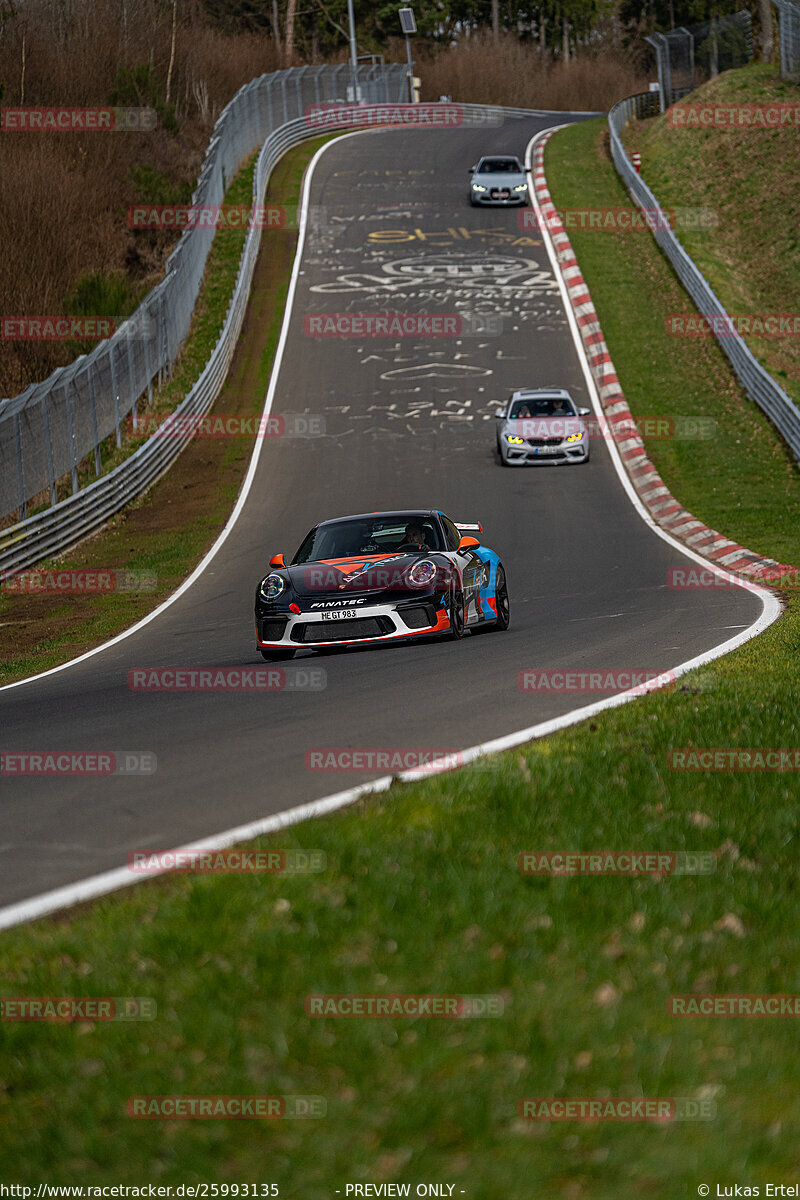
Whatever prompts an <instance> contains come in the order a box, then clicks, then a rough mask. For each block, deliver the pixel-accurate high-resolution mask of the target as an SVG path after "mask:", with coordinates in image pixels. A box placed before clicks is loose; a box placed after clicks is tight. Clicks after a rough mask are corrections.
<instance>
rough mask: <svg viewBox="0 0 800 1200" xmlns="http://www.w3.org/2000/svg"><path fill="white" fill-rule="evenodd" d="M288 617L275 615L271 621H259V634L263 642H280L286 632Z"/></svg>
mask: <svg viewBox="0 0 800 1200" xmlns="http://www.w3.org/2000/svg"><path fill="white" fill-rule="evenodd" d="M286 620H287V618H286V617H275V618H272V619H270V620H269V621H260V622H259V627H258V628H259V636H260V638H261V641H262V642H279V641H280V640H281V638H282V637H283V635H284V633H285V632H286Z"/></svg>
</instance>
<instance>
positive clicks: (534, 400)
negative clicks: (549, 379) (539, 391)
mask: <svg viewBox="0 0 800 1200" xmlns="http://www.w3.org/2000/svg"><path fill="white" fill-rule="evenodd" d="M575 416H577V413H576V412H575V406H574V404H573V403H572V402H571V401H570V400H567V399H566V397H565V396H530V397H528V399H527V400H515V401H514V403H513V404H512V405H511V410H510V412H509V414H508V417H509V420H511V421H524V420H525V418H526V417H575Z"/></svg>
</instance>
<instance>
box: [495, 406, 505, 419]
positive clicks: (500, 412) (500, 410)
mask: <svg viewBox="0 0 800 1200" xmlns="http://www.w3.org/2000/svg"><path fill="white" fill-rule="evenodd" d="M494 415H495V416H496V417H497V419H498V421H504V420H505V416H506V410H505V409H504V408H498V410H497V412H496V413H495V414H494Z"/></svg>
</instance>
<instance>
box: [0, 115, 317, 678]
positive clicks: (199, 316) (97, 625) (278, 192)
mask: <svg viewBox="0 0 800 1200" xmlns="http://www.w3.org/2000/svg"><path fill="white" fill-rule="evenodd" d="M328 140H330V139H329V138H319V139H314V140H313V141H311V142H309V143H305V144H303V145H302V146H299V147H297V148H295V149H294V150H292V151H291V152H290V153H289V154H287V155H286V156H285V158H283V159H282V160H281V162H280V163H279V164H278V165H277V166H276V168H275V171H274V172H273V177H272V181H271V184H270V203H279V204H283V205H285V207H286V209H287V216H288V217H289V218H290V221H289V223H290V224H292V223H294V224H295V225H296V219H295V214H296V211H297V205H298V202H299V196H300V189H301V183H302V177H303V172H304V171H305V168H306V165H307V164H308V162H309V161H310V159H311V158H312V157H313V155H314V153H315V152H316V150H317V149H318V147H319V146H320V145H321V144H323V142H325V141H328ZM252 171H253V161H251V162H250V163H249V164H248V165H247V167H246V168H245V169H244V170H243V171H242V172H241V174H240V175H239V176H238V177H237V178H236V179H235V180H234V181H233V182H232V184H231V186H230V188H229V190H228V193H227V195H226V203H229V204H238V203H245V202H246V201H247V200H248V199H249V196H250V194H251V188H252ZM243 237H244V235H243V233H241V231H239V230H235V229H233V230H221V231H219V232H218V233H217V235H216V237H215V238H214V242H213V244H212V248H211V251H210V254H209V260H208V265H207V269H206V274H205V278H204V281H203V286H202V289H201V295H200V299H199V301H198V306H197V310H196V312H195V316H194V318H193V323H192V330H191V333H190V335H189V337H188V339H187V342H186V345H185V347H184V350H183V352H182V355H181V358H180V361H179V363H178V365H177V368H176V372H175V374H174V375H173V377H172V379H171V380H170V381H169V382H168V383H167V384H166V385H165V387H164V388H163V389H162V390H161V391H160V392H159V391H156V393H155V395H154V403H153V406H152V407H151V408H150V409H148V410H147V411H148V412H151V413H152V412H156V413H166V412H169V411H172V410H173V409H174V408H175V407H176V405H177V404H179V403H180V402H181V400H182V399H183V397H184V394H185V392H187V391H188V390H189V388H190V387H191V385H192V383H193V382H194V380H195V379H196V378H197V375H198V374H199V373H200V371H201V370H202V368H203V366H204V365H205V362H206V361H207V359H208V357H209V355H210V353H211V350H212V349H213V346H214V344H215V343H216V340H217V337H218V333H219V329H220V327H221V325H222V321H223V320H224V315H225V310H226V307H227V303H228V297H229V295H230V292H231V289H232V287H233V283H234V280H235V277H236V271H237V268H238V262H239V256H240V254H241V248H242V243H243ZM270 283H271V286H272V287H273V288H274V295H275V299H276V304H275V307H274V316H273V319H272V320H271V322H270V323H269V326H268V327H267V329H266V331H261V332H260V334H259V338H258V343H257V345H256V346H255V347H254V348H253V352H254V353H255V354H257V356H258V361H257V368H256V372H255V374H254V375H251V377H250V378H249V379H248V389H249V405H248V407H247V410H246V411H247V412H252V413H257V412H260V411H261V408H262V406H263V399H264V394H265V392H266V389H267V385H268V382H269V376H270V371H271V369H272V362H273V359H274V355H275V349H276V347H277V342H278V337H279V335H280V326H281V321H282V319H283V311H284V307H285V299H286V293H287V290H288V286H289V275H288V271H287V272H286V274H285V275H283V276H280V277H278V276H275V277H274V278H271V280H270ZM235 365H236V363H235V364H234V366H235ZM246 366H247V363H246V362H245V363H244V367H246ZM232 369H233V368H232ZM235 382H236V381H235V380H234V378H233V376H229V381H228V384H227V385H226V386H233V385H234V384H235ZM224 394H225V393H223V395H224ZM140 411H141V410H140ZM142 441H143V439H142V438H138V439H134V438H132V437H131V438H128V439H126V441H125V443H124V446H123V449H122V450H117V448H116V447H115V446H114V442H113V438H112V439H109V441H108V442H107V443H106V449H105V451H104V464H105V465H106V466H107V467H109V468H110V466H112V465H117V463H118V462H119V461H122V459H123V458H124V457H127V455H128V454H130V453H131V452H132V450H133V449H135V448H136V446H138V445H140V444H141V442H142ZM250 450H251V445H250V443H249V442H248V441H247V439H244V438H231V439H230V440H229V442H228V443H227V444H226V445H225V449H224V455H223V463H222V466H223V468H225V467H227V468H229V476H230V479H229V482H228V483H226V484H225V485H224V486H221V487H220V488H219V489H218V490H217V491H216V492H215V494H214V497H213V501H212V502H211V503H209V505H208V506H207V507H206V508H205V509H204V510H203V511H202V512H200V513H199V514H197V515H195V516H194V517H193V518H191V519H187V518H185V517H184V518H182V520H181V523H180V527H179V528H176V527H174V526H173V527H170V528H166V529H161V528H157V527H154V528H151V529H148V531H147V536H146V538H131V537H130V536H129V528H128V527H129V523H128V521H127V519H126V514H127V513H130V512H132V511H134V510H137V509H140V508H146V507H152V506H157V505H158V503H159V496H160V494H161V493H160V490H159V486H158V485H157V486H156V488H155V489H152V490H151V491H149V492H148V493H146V494H145V495H144V496H143V497H141V498H140V499H139V500H137V501H135V502H134V503H133V504H132V505H129V506H128V508H127V509H126V510H125V512H123V513H122V514H120V515H119V516H117V517H115V518H114V519H112V521H111V522H110V523H109V525H108V526H107V527H106V529H105V530H104V531H103V532H101V533H100V534H98V535H97V536H96V537H95V538H93V539H92V540H91V541H90V542H88V543H85V544H83V545H82V546H80V547H77V548H76V549H75V550H74V551H72V552H71V553H70V554H68V555H66V556H63V557H62V558H61V559H59V560H58V567H59V568H60V569H69V568H72V567H76V568H85V567H87V566H93V565H95V564H99V565H101V566H103V567H108V566H109V565H110V564H114V563H116V562H120V563H122V564H124V567H125V569H126V570H130V571H149V572H153V573H155V575H156V578H157V581H158V587H157V589H156V591H154V592H149V591H148V592H142V593H135V592H127V593H116V592H111V593H106V594H100V595H97V596H94V597H92V598H91V613H90V615H85V612H84V614H83V615H81V616H80V618H79V619H77V620H71V621H69V622H67V623H66V625H65V628H64V630H63V631H61V632H59V633H58V634H56V635H55V636H52V637H47V638H45V639H43V640H41V641H39V642H38V643H37V645H36V646H35V647H34V648H32V649H30V650H27V651H25V652H19V653H15V652H14V651H13V650H10V651H8V652H6V653H5V655H4V656H3V658H2V661H1V662H0V685H2V684H5V683H11V682H13V681H14V680H17V679H24V678H25V677H26V676H28V675H30V674H33V673H35V672H37V671H44V670H47V669H48V668H50V667H53V666H57V665H58V664H60V663H63V662H66V661H68V660H69V659H70V658H72V657H74V656H75V654H76V653H78V651H79V650H80V649H83V648H85V647H86V646H88V645H91V644H94V645H97V644H100V643H101V642H103V641H105V640H107V639H108V638H111V637H113V636H114V635H115V634H117V633H119V632H121V630H123V629H125V628H128V627H129V626H130V625H131V624H133V623H134V622H135V621H136V620H138V619H139V618H140V617H142V616H144V615H145V614H146V613H147V612H149V611H151V610H152V609H153V608H154V607H155V606H156V604H157V603H159V602H160V601H161V600H163V599H164V598H165V597H166V596H167V595H169V593H170V592H171V591H172V590H174V588H175V587H177V585H178V584H179V583H180V582H181V580H183V579H184V578H186V576H187V575H188V574H189V573H190V571H191V570H192V569H193V568H194V566H195V565H196V564H197V562H198V561H199V560H200V558H201V557H202V555H203V553H204V552H205V551H206V550H207V548H208V546H209V545H210V543H211V541H212V540H213V537H214V535H215V534H216V533H217V532H218V530H219V529H221V528H222V526H223V525H224V523H225V520H226V519H227V517H228V515H229V513H230V510H231V508H232V507H233V505H234V503H235V500H236V495H237V494H238V489H239V484H240V481H241V479H242V478H243V476H244V473H245V470H246V468H247V463H248V461H249V457H250ZM82 469H83V472H84V474H85V476H86V481H90V477H89V468H88V462H87V463H86V464H84V466H83V468H82ZM131 541H135V542H136V544H135V545H134V546H131V545H130V543H131ZM86 555H89V556H90V561H89V562H87V561H86ZM53 565H54V564H53V563H42V564H40V567H41V568H42V569H47V567H48V566H53ZM37 569H38V568H37ZM17 606H18V599H17V596H16V595H15V594H14V593H11V592H7V593H4V592H3V591H2V590H0V623H2V622H4V621H11V620H13V618H14V615H15V610H16V608H17ZM48 615H49V616H52V615H54V610H52V609H51V610H49V613H48Z"/></svg>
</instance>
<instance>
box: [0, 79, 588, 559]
mask: <svg viewBox="0 0 800 1200" xmlns="http://www.w3.org/2000/svg"><path fill="white" fill-rule="evenodd" d="M273 78H274V77H273ZM405 78H406V76H405V66H403V67H401V68H400V75H399V83H398V86H399V87H400V89H402V88H404V87H405ZM256 82H259V81H256ZM397 82H398V80H397V73H396V72H395V71H392V73H391V75H390V76H389V78H388V80H387V81H386V83H387V87H388V88H391V89H394V88H395V84H396V83H397ZM240 94H241V93H240ZM402 95H403V92H402V90H401V96H402ZM273 99H274V96H273ZM401 102H402V101H401ZM389 103H390V104H397V103H398V101H390V102H389ZM403 107H404V109H405V111H406V113H408V111H409V106H406V105H405V104H404V103H403ZM415 107H417V108H427V109H428V110H431V111H432V112H433V111H434V110H436V109H438V108H441V107H443V108H448V109H450V110H454V113H455V116H456V118H457V120H456V122H455V123H457V124H460V125H464V126H466V127H470V128H488V129H492V128H497V127H499V126H500V125H503V124H505V123H506V122H507V121H508V120H515V119H524V118H528V117H532V116H535V117H541V116H558V115H559V114H558V113H553V112H545V111H544V110H541V109H517V108H514V109H511V108H500V107H497V106H487V105H471V104H457V105H446V106H438V105H419V106H415ZM282 111H283V108H282V106H279V109H278V111H277V112H276V113H275V119H277V120H279V121H280V118H281V116H282ZM393 112H394V113H396V112H397V110H396V109H392V108H389V109H387V108H386V107H384V108H382V109H380V108H371V107H369V106H365V107H359V108H358V109H357V110H354V109H351V110H350V114H348V120H347V128H350V127H354V128H361V127H375V126H376V125H381V126H384V127H385V125H386V124H387V119H388V118H390V117H391V114H392V113H393ZM586 115H591V116H602V115H603V114H602V113H591V114H586ZM351 117H352V118H353V119H351ZM324 132H331V130H330V129H325V128H319V127H315V122H314V121H313V119H312V120H309V119H306V118H304V117H300V118H296V119H294V120H291V121H287V122H285V123H282V124H279V125H277V127H273V128H272V131H271V133H270V136H269V137H268V138H267V140H266V141H265V143H264V145H263V147H262V149H261V153H260V154H259V157H258V162H257V164H256V170H255V173H254V179H253V203H254V205H258V204H261V203H263V198H264V195H265V192H266V188H267V184H268V182H269V176H270V173H271V171H272V169H273V167H274V166H275V164H276V163H277V162H278V161H279V159H280V158H281V157H282V156H283V155H284V154H285V153H286V151H287V150H289V149H290V148H291V147H292V146H296V145H298V144H299V143H300V142H302V141H305V140H306V139H308V138H313V137H317V136H319V134H320V133H324ZM246 152H247V151H245V153H246ZM304 221H305V216H304V215H303V214H302V213H301V214H300V230H301V234H302V230H303V222H304ZM260 242H261V226H260V224H259V223H258V222H256V223H254V224H253V225H251V226H250V227H249V228H248V232H247V237H246V239H245V245H244V249H243V251H242V256H241V260H240V262H239V271H238V274H237V278H236V284H235V286H234V289H233V294H232V296H231V301H230V304H229V307H228V313H227V316H226V318H225V323H224V325H223V328H222V331H221V333H220V336H219V340H218V341H217V344H216V346H215V347H214V350H213V352H212V354H211V358H210V359H209V361H208V363H207V364H206V366H205V368H204V369H203V372H202V373H201V375H200V378H199V379H198V380H197V382H196V383H195V384H194V386H193V387H192V389H191V391H190V392H189V393H188V395H187V396H186V397H185V398H184V400H183V401H182V402H181V404H180V405H179V406H178V408H177V409H176V410H175V413H174V426H175V428H176V429H177V430H185V431H187V432H185V433H181V434H180V436H159V433H155V434H153V436H151V437H150V438H148V440H147V441H146V442H145V443H144V444H143V445H142V446H140V447H139V449H138V450H136V451H135V453H133V454H132V455H131V456H130V457H129V458H127V459H126V460H125V461H124V462H122V463H120V465H119V466H118V467H115V468H114V470H113V471H109V472H108V474H106V475H103V476H102V477H101V478H100V479H96V480H94V481H93V482H92V483H90V484H89V485H88V486H87V487H84V488H81V489H80V490H79V491H75V492H74V493H73V494H72V495H71V496H68V497H67V498H66V499H65V500H61V501H60V502H59V503H58V504H55V505H54V506H52V507H50V508H47V509H44V510H43V511H42V512H38V513H35V514H34V515H33V516H30V517H27V518H26V519H24V520H22V521H20V522H19V523H18V524H16V525H14V526H13V527H11V528H9V529H6V530H4V531H3V533H2V534H0V575H2V572H3V571H7V572H11V573H14V572H17V571H22V570H24V569H25V568H26V567H30V566H33V565H34V564H36V563H39V562H41V561H42V560H43V559H46V558H52V557H54V556H55V555H58V554H61V553H63V552H64V551H65V550H68V549H69V548H70V547H71V546H74V545H75V544H76V543H77V542H79V541H81V540H82V539H83V538H85V537H87V536H88V535H89V534H90V533H94V532H95V531H96V530H98V529H99V528H100V527H101V526H102V525H103V524H104V523H105V522H106V521H107V520H108V519H109V518H110V517H111V516H113V515H114V513H116V512H119V511H120V509H122V508H124V506H125V505H126V504H127V503H129V502H130V501H131V500H133V499H134V498H135V497H136V496H138V495H140V494H141V493H142V492H143V491H144V490H145V489H146V488H148V487H149V486H150V485H151V484H153V483H154V482H155V481H156V480H157V479H158V478H159V477H160V476H161V475H163V473H164V472H165V471H166V470H167V469H168V468H169V466H170V465H171V463H172V462H173V460H174V459H175V458H176V457H177V455H178V454H179V453H180V451H181V450H182V449H183V447H184V446H185V445H186V444H187V443H188V442H189V441H190V440H191V437H192V434H191V432H189V431H188V430H190V429H191V420H187V418H192V417H197V416H202V415H203V414H205V413H207V412H208V411H209V409H210V408H211V406H212V404H213V403H214V400H215V399H216V397H217V395H218V394H219V391H220V388H221V387H222V384H223V383H224V381H225V378H226V375H227V372H228V368H229V366H230V363H231V360H232V358H233V355H234V352H235V349H236V343H237V339H238V337H239V333H240V331H241V328H242V324H243V321H244V315H245V311H246V308H247V302H248V299H249V295H250V284H251V281H252V278H253V271H254V270H255V264H256V260H257V258H258V251H259V246H260ZM87 361H88V360H86V359H79V360H78V362H77V363H74V364H73V365H72V366H71V367H68V368H67V369H66V371H64V372H60V373H58V372H57V374H58V375H59V376H60V379H61V383H60V386H62V387H64V388H65V390H66V394H67V395H68V396H70V397H71V399H72V404H71V406H68V405H67V404H66V403H65V404H64V405H63V406H62V407H58V406H56V404H55V403H54V402H47V403H45V404H44V405H43V406H42V411H43V412H44V413H45V414H47V420H48V421H49V422H50V428H49V441H47V442H46V443H45V457H47V456H48V455H49V454H50V453H51V451H49V450H47V446H52V444H54V442H55V438H56V436H61V437H62V438H64V439H65V440H66V441H67V445H68V446H69V445H70V442H71V439H73V438H74V436H75V431H76V429H77V428H78V426H77V422H76V416H78V402H77V400H76V399H75V393H73V391H72V381H73V380H74V377H75V374H76V373H77V372H78V371H79V370H81V369H85V364H86V362H87ZM150 361H151V365H152V359H151V360H150ZM65 377H66V378H65ZM143 378H144V377H143ZM47 382H48V383H50V382H51V381H50V380H48V381H47ZM38 386H40V387H43V386H46V385H38ZM144 390H145V388H144V387H143V388H142V391H144ZM78 394H79V393H78ZM131 395H133V397H134V403H135V402H136V399H137V394H135V393H134V392H131ZM139 395H141V393H139ZM94 402H95V411H96V405H97V392H95V398H94ZM11 403H12V404H15V403H16V401H12V402H11ZM112 406H113V401H112ZM23 411H24V410H23ZM115 411H119V412H120V413H121V412H122V402H121V401H120V400H119V399H118V400H117V407H116V410H115ZM70 413H72V416H70ZM53 414H58V419H59V420H60V421H61V424H60V425H58V426H56V425H55V421H54V420H52V419H51V418H52V416H53ZM18 415H19V414H12V415H11V418H10V423H12V428H13V422H14V419H15V417H16V416H18ZM1 419H2V415H1V414H0V420H1ZM80 419H81V421H82V425H81V427H80V428H81V430H82V431H83V432H84V433H85V432H86V430H88V431H89V436H88V442H87V444H88V445H89V447H90V449H91V447H92V446H93V445H96V444H97V443H96V440H95V441H94V442H93V441H92V437H93V436H94V428H95V420H94V418H93V416H92V409H91V407H90V408H89V412H88V415H87V414H83V413H81V414H80ZM43 422H44V418H43ZM70 422H71V424H70ZM0 428H2V426H1V425H0ZM42 428H44V424H43V425H42ZM112 428H113V426H112ZM10 445H11V454H12V457H11V458H10V468H11V471H12V472H13V470H14V466H15V462H16V461H19V462H20V463H22V462H23V460H22V458H21V456H20V458H19V460H17V459H15V458H14V457H13V454H14V453H15V452H16V446H17V443H16V442H15V441H14V440H12V441H11V443H10ZM32 451H33V453H34V454H35V453H36V447H35V446H32ZM24 465H25V466H26V467H27V464H24ZM6 482H7V481H6V480H5V479H4V480H3V483H4V485H5V484H6Z"/></svg>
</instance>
